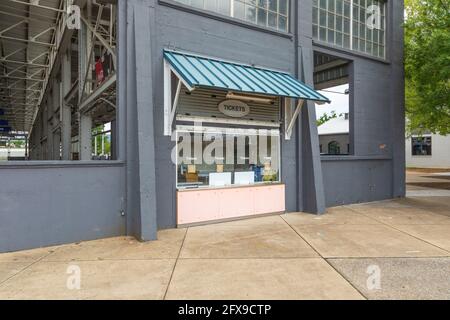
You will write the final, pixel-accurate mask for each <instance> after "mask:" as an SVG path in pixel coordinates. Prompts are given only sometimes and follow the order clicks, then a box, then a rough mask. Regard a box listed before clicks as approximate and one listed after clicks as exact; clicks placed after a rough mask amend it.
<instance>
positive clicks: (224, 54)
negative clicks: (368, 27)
mask: <svg viewBox="0 0 450 320" xmlns="http://www.w3.org/2000/svg"><path fill="white" fill-rule="evenodd" d="M164 2H169V3H170V1H164ZM294 3H297V4H298V6H297V7H295V6H294V7H293V8H295V10H293V11H294V12H292V16H291V17H292V19H291V30H294V34H293V35H286V34H279V33H276V32H269V31H267V30H262V29H259V28H258V27H256V26H253V25H248V24H245V23H240V22H235V21H231V20H230V19H227V18H223V17H219V16H215V15H210V14H204V13H202V14H199V13H198V12H197V11H195V10H194V11H192V10H181V9H180V7H176V8H175V7H170V6H168V5H167V4H163V1H156V0H128V1H125V0H119V10H118V15H119V17H118V18H119V21H118V24H119V25H118V33H119V46H118V61H119V66H118V82H117V85H118V93H119V94H118V99H119V103H118V104H119V107H118V113H117V128H118V131H117V132H118V134H117V142H118V150H117V151H118V152H117V156H118V159H119V160H120V161H122V163H123V164H114V165H111V164H110V165H108V164H90V165H83V164H74V163H66V164H65V163H60V164H58V165H55V164H49V163H44V164H36V165H31V166H30V167H23V166H18V167H11V166H7V165H6V166H0V176H1V179H2V190H1V192H0V195H1V200H2V201H3V203H6V206H4V205H3V204H2V209H1V210H2V211H0V219H1V220H0V251H5V250H18V249H24V248H32V247H39V246H47V245H52V244H58V243H67V242H71V241H80V240H88V239H95V238H101V237H108V236H114V235H123V234H129V235H135V236H136V237H137V238H139V239H142V240H151V239H154V238H155V237H156V227H157V226H158V227H159V228H169V227H174V226H175V223H176V216H175V214H176V202H175V199H176V197H175V192H176V189H175V167H174V165H173V164H172V161H171V151H172V148H173V146H174V142H172V141H171V139H170V138H169V137H165V136H163V109H164V108H163V56H162V51H163V49H164V48H172V49H174V48H176V49H181V50H186V51H191V52H195V53H199V54H204V55H209V56H214V57H219V58H223V59H228V60H233V61H241V62H243V63H247V64H248V63H253V64H256V65H259V66H264V67H268V68H272V69H280V70H284V71H288V72H291V73H292V74H295V75H296V76H297V77H298V78H300V79H303V80H304V81H306V82H307V83H311V81H312V65H313V61H312V53H313V50H320V51H323V52H326V53H331V54H334V55H341V56H343V57H345V58H348V59H350V60H352V61H353V64H352V69H353V70H354V76H353V80H352V81H353V82H352V84H351V88H353V89H354V93H355V94H354V97H353V103H352V105H351V108H352V110H354V117H353V121H352V124H351V125H352V128H353V132H352V133H353V134H352V135H351V136H352V140H353V141H354V148H353V149H354V154H355V156H354V157H353V158H352V157H350V158H345V159H327V161H322V163H321V164H320V157H319V145H318V137H316V135H317V128H316V127H315V124H314V123H315V121H314V117H315V110H314V108H313V106H312V105H311V104H309V106H308V108H305V109H304V110H303V112H302V114H301V117H300V120H299V121H298V123H297V126H296V129H295V134H294V135H293V137H292V140H290V141H285V140H283V143H282V179H283V182H284V183H285V184H286V186H287V188H286V190H287V194H286V208H287V210H288V211H297V210H305V211H310V212H319V213H320V212H322V211H323V209H324V206H325V203H326V204H327V205H328V206H333V205H338V204H345V203H353V202H360V201H372V200H380V199H387V198H391V197H397V196H403V195H404V192H405V187H404V165H405V163H404V162H405V161H404V103H403V99H404V96H403V87H404V86H403V67H402V59H403V56H402V54H403V49H402V39H403V35H402V32H401V27H400V23H401V17H402V16H403V4H402V1H389V2H388V3H389V11H390V17H389V19H388V20H389V30H390V32H389V33H388V43H389V44H390V45H389V55H388V56H389V62H388V63H386V62H381V61H377V60H375V59H371V58H365V57H362V56H360V55H355V54H351V53H346V52H343V51H336V50H332V49H330V48H326V47H325V48H324V47H320V46H318V45H313V43H312V36H311V32H312V31H311V16H312V13H311V12H312V0H301V1H298V2H296V1H292V4H294ZM380 146H385V147H383V148H380ZM342 181H344V184H343V183H342ZM344 186H345V187H344ZM124 199H126V200H124ZM121 210H124V211H125V213H126V218H122V217H121V216H120V211H121ZM125 220H126V221H125Z"/></svg>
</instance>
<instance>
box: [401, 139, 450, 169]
mask: <svg viewBox="0 0 450 320" xmlns="http://www.w3.org/2000/svg"><path fill="white" fill-rule="evenodd" d="M406 167H408V168H430V169H449V168H450V136H442V135H438V134H424V135H420V136H419V135H412V136H410V137H408V138H407V139H406Z"/></svg>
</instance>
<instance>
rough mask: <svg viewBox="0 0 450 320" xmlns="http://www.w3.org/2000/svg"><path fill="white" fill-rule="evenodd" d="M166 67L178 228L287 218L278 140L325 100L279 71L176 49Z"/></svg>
mask: <svg viewBox="0 0 450 320" xmlns="http://www.w3.org/2000/svg"><path fill="white" fill-rule="evenodd" d="M164 64H165V68H164V70H165V72H164V77H165V79H164V81H165V82H164V88H165V104H164V105H165V110H164V111H165V123H164V129H165V135H167V136H171V137H172V139H173V140H174V141H175V142H176V147H175V148H174V151H173V152H172V161H173V162H174V163H175V164H176V166H175V167H176V172H174V177H175V179H176V187H177V193H176V194H177V196H176V197H177V199H176V201H177V223H178V225H191V224H199V223H206V222H212V221H223V220H229V219H237V218H243V217H249V216H257V215H264V214H270V213H282V212H284V211H285V185H284V184H283V181H282V179H281V171H282V170H283V168H282V167H281V153H282V150H281V147H280V146H281V139H290V136H291V134H292V130H293V127H294V125H295V122H296V119H297V117H298V115H299V113H300V110H301V108H302V106H303V104H304V102H305V101H306V100H314V101H317V102H320V103H325V102H329V101H328V99H327V98H326V97H324V96H322V95H321V94H319V93H317V92H316V91H315V90H313V89H312V88H310V87H308V86H306V85H305V84H303V83H302V82H300V81H298V80H297V79H295V78H294V77H292V76H291V75H290V74H288V73H284V72H280V71H274V70H269V69H264V68H258V67H255V66H249V65H243V64H239V63H234V62H230V61H224V60H220V59H217V58H211V57H202V56H197V55H194V54H190V53H185V52H178V51H164ZM282 108H283V111H284V112H282Z"/></svg>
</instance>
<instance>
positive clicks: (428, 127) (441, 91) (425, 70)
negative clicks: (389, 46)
mask: <svg viewBox="0 0 450 320" xmlns="http://www.w3.org/2000/svg"><path fill="white" fill-rule="evenodd" d="M449 8H450V0H405V16H406V19H405V80H406V88H405V93H406V115H407V129H408V131H409V133H418V134H421V133H425V132H427V131H429V132H432V133H438V134H442V135H447V134H449V133H450V107H449V103H450V77H449V75H450V11H449Z"/></svg>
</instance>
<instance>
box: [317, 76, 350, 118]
mask: <svg viewBox="0 0 450 320" xmlns="http://www.w3.org/2000/svg"><path fill="white" fill-rule="evenodd" d="M348 88H349V86H348V84H344V85H341V86H337V87H332V88H327V89H325V90H319V92H320V93H321V94H323V95H324V96H326V97H327V98H328V99H330V100H331V103H330V104H323V105H317V104H316V113H317V119H319V118H320V117H321V116H323V115H324V114H325V113H327V114H330V113H331V112H332V111H335V112H336V114H338V115H339V114H341V113H348V112H349V95H346V94H344V92H345V90H347V89H348ZM330 91H334V92H340V93H331V92H330Z"/></svg>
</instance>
